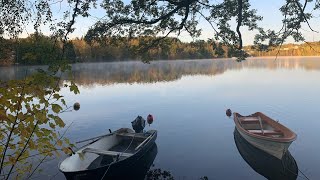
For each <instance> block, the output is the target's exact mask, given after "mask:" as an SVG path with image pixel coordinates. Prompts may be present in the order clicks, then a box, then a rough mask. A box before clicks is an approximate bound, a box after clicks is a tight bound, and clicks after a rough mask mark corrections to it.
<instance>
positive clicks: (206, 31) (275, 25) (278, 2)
mask: <svg viewBox="0 0 320 180" xmlns="http://www.w3.org/2000/svg"><path fill="white" fill-rule="evenodd" d="M125 1H126V2H128V0H125ZM250 2H251V4H252V8H255V9H257V10H258V14H259V15H261V16H263V20H262V22H260V25H261V26H262V27H264V28H267V29H274V30H279V29H280V28H281V26H282V24H281V20H282V16H281V13H280V11H279V8H280V7H281V6H282V5H283V4H284V3H285V0H251V1H250ZM311 6H312V4H310V5H309V7H311ZM67 9H70V7H68V4H67V3H66V2H63V3H61V5H60V4H59V3H58V4H56V5H55V7H54V8H53V13H54V14H55V15H56V17H60V18H61V17H62V12H63V11H64V10H67ZM70 10H72V9H70ZM307 10H309V11H310V8H309V9H308V7H307ZM313 13H314V15H315V16H316V17H317V18H314V19H313V20H311V21H310V24H311V26H312V28H313V29H315V30H317V31H319V32H320V28H319V27H320V24H319V18H318V17H319V11H315V12H313ZM90 14H91V16H90V17H88V18H82V17H78V19H77V20H76V23H75V25H74V27H75V28H76V30H75V32H74V33H72V34H70V36H69V37H70V38H75V37H81V36H82V35H84V34H85V33H86V32H87V30H88V29H89V28H90V27H91V26H92V25H93V24H94V23H95V22H96V21H97V20H98V19H99V18H101V17H103V16H104V10H103V9H101V8H100V6H98V9H94V10H91V11H90ZM32 27H33V26H32V25H28V26H27V27H26V31H27V32H28V33H32ZM199 27H200V28H201V29H203V31H202V35H201V36H200V39H204V40H207V39H208V38H212V37H213V33H214V31H213V30H212V29H211V28H210V26H209V24H207V22H205V20H204V19H201V20H200V23H199ZM241 30H242V34H243V40H244V44H245V45H248V44H252V43H253V37H254V34H255V32H251V31H247V30H246V28H242V29H241ZM42 31H43V33H44V34H49V30H48V28H46V27H43V28H42ZM301 31H302V32H303V34H304V36H305V37H306V40H307V41H319V40H320V34H319V33H315V32H312V31H311V30H309V28H308V27H307V26H304V27H303V28H302V30H301ZM26 35H27V33H26V32H24V33H23V34H22V36H26ZM179 38H180V39H181V40H182V41H191V40H192V38H191V37H190V36H189V35H188V34H187V33H182V34H181V35H180V37H179ZM288 42H293V41H292V40H289V41H288Z"/></svg>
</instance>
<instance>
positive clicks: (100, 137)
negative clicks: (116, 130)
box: [76, 129, 113, 144]
mask: <svg viewBox="0 0 320 180" xmlns="http://www.w3.org/2000/svg"><path fill="white" fill-rule="evenodd" d="M109 132H110V134H105V135H101V136H97V137H93V138H89V139H85V140H81V141H78V142H76V143H77V144H78V143H83V142H86V141H90V140H94V139H97V138H102V137H106V136H110V135H113V133H112V132H111V130H110V129H109Z"/></svg>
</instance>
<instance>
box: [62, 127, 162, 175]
mask: <svg viewBox="0 0 320 180" xmlns="http://www.w3.org/2000/svg"><path fill="white" fill-rule="evenodd" d="M156 138H157V132H155V134H154V135H153V137H152V138H151V139H150V140H149V141H148V142H147V143H146V144H145V145H144V146H143V147H142V148H141V149H140V150H139V151H138V152H136V153H135V154H134V155H132V156H130V157H128V158H126V159H124V160H120V161H118V162H115V163H112V164H111V165H106V166H102V167H99V168H96V169H88V170H83V171H74V172H64V171H62V173H63V174H64V176H65V177H66V179H68V180H85V179H130V177H135V176H136V174H135V173H138V172H137V171H133V169H135V168H136V163H137V162H138V161H139V160H140V159H142V158H143V157H144V156H145V154H147V153H148V152H149V151H150V150H152V148H153V147H154V146H156V144H155V140H156ZM152 162H153V161H152ZM59 169H60V168H59ZM60 171H61V170H60Z"/></svg>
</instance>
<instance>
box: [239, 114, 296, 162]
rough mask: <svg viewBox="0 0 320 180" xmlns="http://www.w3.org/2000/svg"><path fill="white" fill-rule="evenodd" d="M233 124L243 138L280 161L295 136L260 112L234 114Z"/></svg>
mask: <svg viewBox="0 0 320 180" xmlns="http://www.w3.org/2000/svg"><path fill="white" fill-rule="evenodd" d="M233 115H234V123H235V124H236V128H237V130H238V131H239V133H240V134H241V136H242V137H243V138H245V139H246V140H247V141H248V142H249V143H251V144H252V145H254V146H255V147H257V148H259V149H261V150H263V151H265V152H267V153H269V154H271V155H273V156H275V157H277V158H279V159H281V158H282V156H283V154H285V153H286V151H287V150H288V148H289V146H290V144H291V143H292V142H293V141H294V140H295V139H296V137H297V136H296V134H295V133H294V132H292V131H291V130H290V129H288V128H287V127H285V126H283V125H281V124H280V123H278V122H276V121H274V120H272V119H271V118H269V117H268V116H266V115H264V114H262V113H261V112H257V113H254V114H252V115H250V116H242V115H240V114H239V113H234V114H233Z"/></svg>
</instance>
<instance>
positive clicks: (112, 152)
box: [82, 148, 133, 157]
mask: <svg viewBox="0 0 320 180" xmlns="http://www.w3.org/2000/svg"><path fill="white" fill-rule="evenodd" d="M82 152H89V153H95V154H99V155H110V156H118V155H120V156H123V157H129V156H132V155H133V154H131V153H122V152H116V151H106V150H102V149H93V148H85V149H83V150H82Z"/></svg>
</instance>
